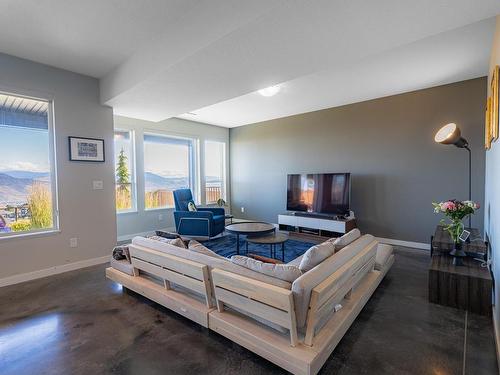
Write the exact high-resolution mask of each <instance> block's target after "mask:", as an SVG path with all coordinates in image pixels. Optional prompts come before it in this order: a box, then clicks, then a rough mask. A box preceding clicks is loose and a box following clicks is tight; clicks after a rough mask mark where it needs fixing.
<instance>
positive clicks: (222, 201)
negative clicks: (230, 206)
mask: <svg viewBox="0 0 500 375" xmlns="http://www.w3.org/2000/svg"><path fill="white" fill-rule="evenodd" d="M225 205H226V201H225V200H224V199H222V198H219V199H217V206H219V207H224V206H225Z"/></svg>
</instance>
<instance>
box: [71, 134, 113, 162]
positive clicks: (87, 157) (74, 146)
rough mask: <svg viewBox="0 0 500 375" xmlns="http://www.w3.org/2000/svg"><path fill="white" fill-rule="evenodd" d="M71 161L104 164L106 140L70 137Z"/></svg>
mask: <svg viewBox="0 0 500 375" xmlns="http://www.w3.org/2000/svg"><path fill="white" fill-rule="evenodd" d="M68 140H69V160H71V161H90V162H103V161H104V160H105V158H104V139H95V138H81V137H68Z"/></svg>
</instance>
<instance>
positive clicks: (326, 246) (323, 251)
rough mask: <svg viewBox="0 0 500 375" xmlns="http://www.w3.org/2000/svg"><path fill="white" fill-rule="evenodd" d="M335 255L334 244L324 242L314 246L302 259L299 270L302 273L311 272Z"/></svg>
mask: <svg viewBox="0 0 500 375" xmlns="http://www.w3.org/2000/svg"><path fill="white" fill-rule="evenodd" d="M334 253H335V244H334V243H333V242H330V241H325V242H323V243H320V244H319V245H314V246H313V247H311V248H309V250H307V251H306V252H305V254H304V256H303V257H302V260H301V261H300V264H299V269H300V270H301V271H302V272H307V271H309V270H312V269H313V268H314V267H316V266H317V265H318V264H320V263H321V262H323V261H324V260H325V259H326V258H329V257H331V256H332V255H333V254H334Z"/></svg>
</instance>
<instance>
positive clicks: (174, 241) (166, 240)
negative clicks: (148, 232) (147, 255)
mask: <svg viewBox="0 0 500 375" xmlns="http://www.w3.org/2000/svg"><path fill="white" fill-rule="evenodd" d="M148 238H149V239H150V240H155V241H160V242H163V243H168V244H170V245H174V246H177V247H180V248H182V249H187V246H186V244H185V243H184V241H182V239H181V238H174V239H171V238H164V237H160V236H151V237H148Z"/></svg>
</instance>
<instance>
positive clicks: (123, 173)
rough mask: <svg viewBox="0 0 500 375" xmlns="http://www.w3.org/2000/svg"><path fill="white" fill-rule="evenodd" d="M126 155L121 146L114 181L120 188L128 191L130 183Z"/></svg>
mask: <svg viewBox="0 0 500 375" xmlns="http://www.w3.org/2000/svg"><path fill="white" fill-rule="evenodd" d="M127 159H128V158H127V156H126V155H125V151H123V148H122V149H121V151H120V154H119V155H118V166H117V167H116V177H117V181H116V183H117V184H118V185H120V189H125V190H127V191H128V185H129V184H130V173H129V171H128V166H127Z"/></svg>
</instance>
